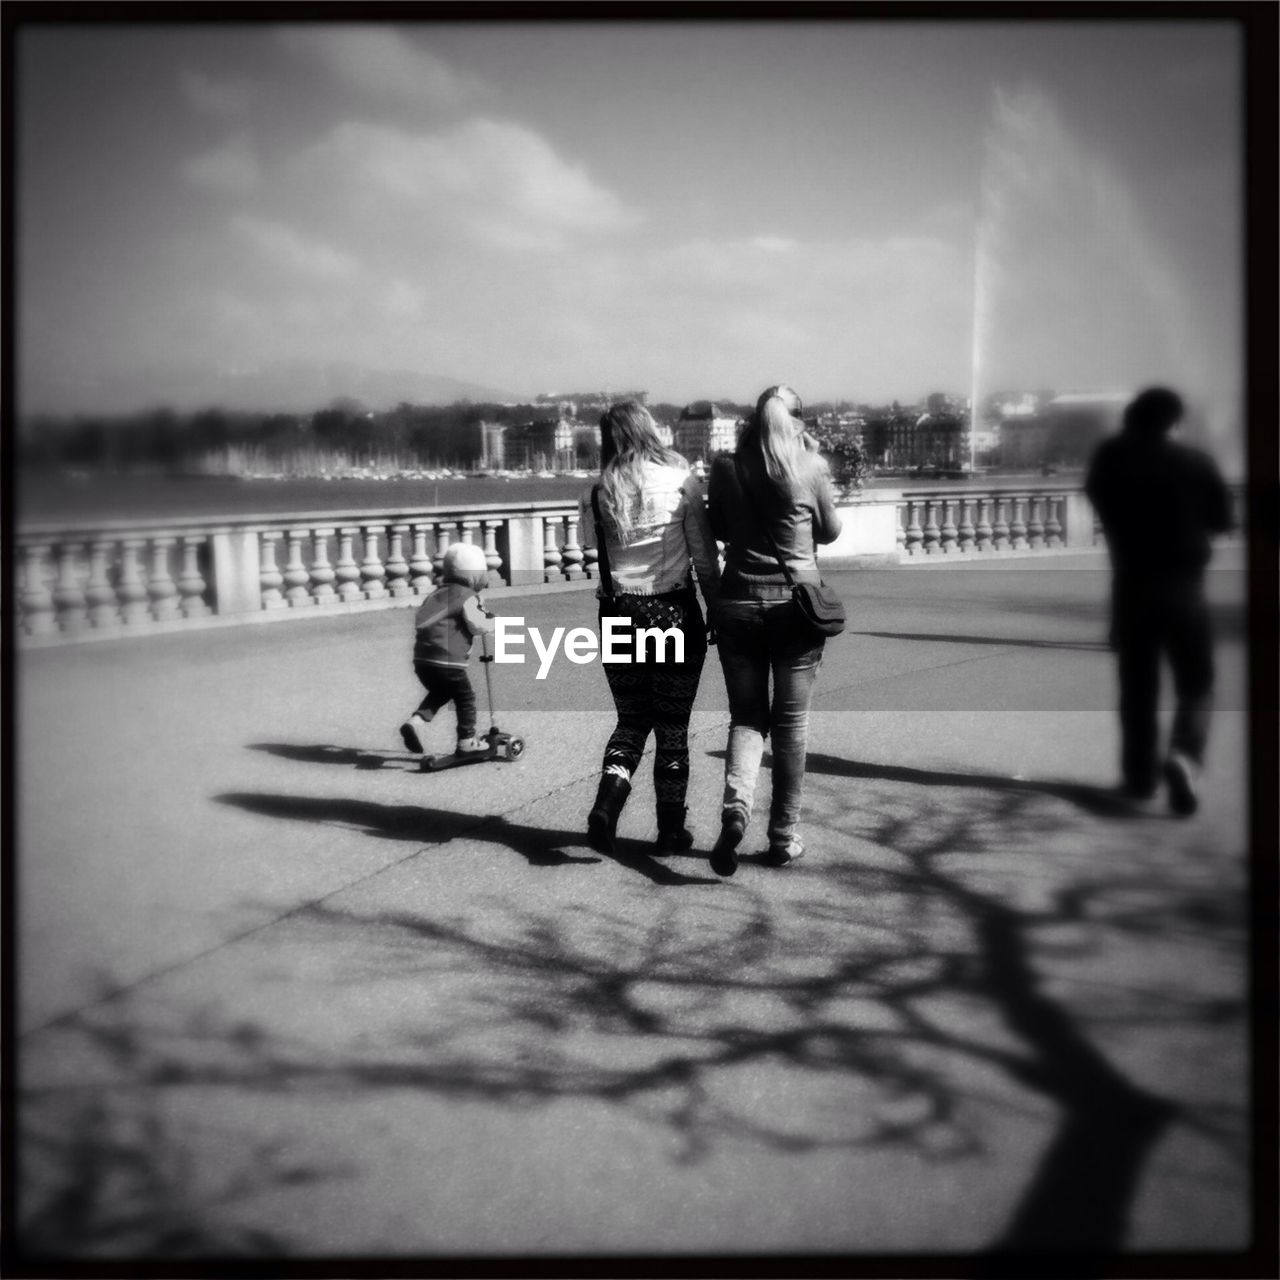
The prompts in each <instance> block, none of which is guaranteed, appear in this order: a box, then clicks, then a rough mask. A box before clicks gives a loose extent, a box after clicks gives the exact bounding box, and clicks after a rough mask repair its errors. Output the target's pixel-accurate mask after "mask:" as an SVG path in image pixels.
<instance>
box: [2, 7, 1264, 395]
mask: <svg viewBox="0 0 1280 1280" xmlns="http://www.w3.org/2000/svg"><path fill="white" fill-rule="evenodd" d="M17 40H18V44H17V84H16V93H17V112H16V120H15V138H16V141H17V146H18V151H17V167H16V180H17V198H16V210H17V241H16V245H17V274H16V280H17V283H16V301H17V311H16V316H17V323H18V374H19V380H18V388H19V406H20V408H21V409H23V410H24V411H51V412H70V411H86V410H92V409H94V408H98V407H102V402H101V397H102V396H103V395H105V394H107V392H106V390H105V389H106V388H107V387H108V386H109V387H110V388H111V391H110V395H111V396H112V397H113V398H114V402H115V403H113V405H112V406H111V407H113V408H117V409H119V408H123V407H127V406H128V405H131V404H136V406H137V407H143V406H145V405H146V404H147V403H148V402H149V400H150V399H151V397H152V396H153V395H154V394H155V391H154V389H155V387H156V386H157V385H158V384H159V383H160V382H163V381H165V380H166V379H167V380H169V382H172V379H173V378H174V377H181V376H182V375H183V373H184V371H187V372H190V371H199V372H200V373H202V374H209V373H228V372H232V371H244V370H252V369H254V368H263V367H267V366H271V365H273V364H277V363H281V362H295V361H297V362H303V363H304V364H305V363H306V362H325V361H344V362H352V363H354V364H356V365H359V366H360V367H363V368H368V369H378V370H402V369H407V370H414V371H418V372H420V373H430V374H436V375H446V376H449V377H454V378H461V379H467V380H470V381H473V382H476V383H480V384H483V385H485V386H489V387H493V388H498V389H502V390H504V391H506V392H508V393H510V394H512V395H513V396H516V397H520V398H524V397H529V396H533V395H536V394H538V393H545V392H557V391H561V392H567V391H570V390H577V391H584V390H596V389H600V390H606V391H607V390H610V389H633V388H640V389H644V390H647V391H648V392H649V394H650V397H651V399H652V400H655V401H656V400H665V401H673V402H676V403H681V402H684V401H688V400H693V399H699V398H712V399H715V398H728V399H733V400H738V401H746V400H752V399H754V397H755V395H756V393H757V392H758V391H759V390H760V389H761V388H762V387H764V386H766V385H769V384H770V383H772V382H776V381H779V380H785V381H789V382H791V383H792V384H793V385H795V386H796V387H797V388H798V389H799V390H800V391H801V394H802V395H803V396H804V397H805V399H806V400H808V401H816V400H820V399H838V398H847V399H853V400H870V401H887V400H889V399H894V398H896V399H900V400H902V401H904V402H908V401H915V400H917V399H919V398H920V397H922V396H923V395H925V394H927V393H929V392H932V391H938V390H942V391H949V392H952V393H954V394H958V395H961V396H966V395H968V394H969V392H970V390H971V388H972V386H973V385H974V375H973V369H974V362H975V354H976V356H977V361H978V365H979V369H980V374H979V385H980V386H981V387H982V388H983V389H990V388H994V387H996V386H1003V385H1011V386H1023V387H1028V388H1045V387H1047V388H1051V389H1055V390H1058V391H1066V390H1114V389H1127V388H1129V387H1132V386H1136V385H1138V384H1139V383H1144V382H1150V381H1155V380H1164V381H1170V382H1172V383H1173V384H1174V385H1178V386H1181V387H1183V388H1184V389H1187V390H1189V391H1190V392H1191V393H1192V394H1203V395H1204V396H1206V397H1209V398H1212V399H1213V401H1214V402H1215V405H1216V406H1217V408H1216V412H1218V413H1219V414H1220V415H1221V416H1223V417H1224V418H1227V417H1230V416H1231V415H1232V414H1233V413H1235V412H1236V411H1237V406H1238V403H1239V397H1240V383H1241V373H1240V366H1241V361H1242V333H1241V318H1240V312H1241V306H1242V302H1241V288H1242V285H1241V255H1242V227H1241V192H1240V183H1241V167H1242V162H1241V154H1240V151H1241V136H1242V135H1241V118H1240V111H1241V101H1240V85H1241V73H1240V56H1241V44H1240V38H1239V32H1238V31H1237V30H1236V29H1235V28H1234V27H1233V25H1232V24H1231V23H1229V22H1211V21H1198V22H1194V23H1182V22H1173V21H1169V20H1168V19H1163V20H1153V21H1146V22H1118V21H1111V22H1102V23H1083V22H1062V21H1058V22H1055V21H1029V20H1026V19H1025V18H1024V19H1022V20H1013V21H1007V22H998V23H993V22H978V21H973V20H958V21H953V22H924V21H897V22H886V21H878V22H871V21H862V20H853V21H837V22H826V21H823V22H799V21H791V22H778V21H774V22H747V21H740V20H738V21H715V22H693V21H670V22H662V23H658V22H647V23H633V22H621V21H614V22H594V23H589V22H572V23H570V22H541V23H528V22H525V23H516V22H513V21H497V22H486V23H475V22H471V23H464V22H457V23H422V24H418V23H385V22H382V23H374V24H364V25H350V24H332V23H322V24H311V23H298V22H295V23H286V24H283V25H270V24H265V23H264V24H255V25H230V24H221V23H205V24H190V25H161V24H138V23H117V24H111V23H105V24H95V25H79V26H77V25H75V24H70V25H56V26H53V25H51V26H41V25H39V24H34V23H33V24H29V25H26V26H23V27H21V28H20V29H19V31H18V35H17ZM975 300H977V305H976V306H975Z"/></svg>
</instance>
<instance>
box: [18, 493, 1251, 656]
mask: <svg viewBox="0 0 1280 1280" xmlns="http://www.w3.org/2000/svg"><path fill="white" fill-rule="evenodd" d="M1234 492H1235V499H1236V502H1237V515H1238V526H1240V525H1242V524H1243V489H1242V488H1239V487H1238V488H1237V489H1236V490H1235V491H1234ZM843 517H844V526H845V530H844V533H843V534H842V536H841V538H840V540H839V542H838V543H837V544H835V545H833V546H830V547H825V548H822V550H821V552H820V558H821V559H822V560H823V561H824V562H834V563H835V564H840V563H850V562H859V561H869V560H881V561H892V560H901V561H910V560H912V559H914V558H923V557H946V556H951V557H956V558H961V557H966V556H968V557H976V556H987V555H997V554H1001V553H1009V554H1013V553H1018V554H1030V553H1034V552H1037V551H1046V552H1047V551H1053V550H1055V549H1059V548H1064V549H1071V548H1081V549H1084V548H1088V547H1092V546H1095V545H1099V544H1101V542H1102V536H1101V532H1100V531H1099V529H1098V528H1097V525H1096V522H1095V519H1094V515H1093V510H1092V507H1091V506H1090V504H1089V502H1088V500H1087V499H1086V498H1085V496H1084V495H1083V494H1082V493H1081V492H1079V491H1078V490H1073V489H1069V488H1064V487H1062V486H1036V485H1029V486H1026V487H1024V488H1017V489H1004V488H995V487H991V488H986V489H984V488H980V487H978V486H976V485H975V486H973V487H972V488H967V489H963V490H961V489H956V488H951V489H941V488H935V489H903V490H902V491H900V492H898V491H895V492H889V491H883V490H869V491H867V492H865V493H863V494H861V495H860V496H859V497H858V498H857V499H856V500H855V501H853V502H851V503H849V504H847V505H846V506H845V507H844V508H843ZM16 542H17V546H16V550H17V583H16V591H15V595H14V599H15V606H16V617H17V629H18V633H19V635H20V637H21V638H22V639H23V640H24V641H28V640H29V641H37V640H40V639H49V640H66V639H78V638H85V637H88V636H93V635H113V634H114V635H123V634H130V633H140V632H157V631H166V630H175V629H182V628H185V627H191V626H194V625H200V624H201V622H202V621H203V624H204V625H209V624H210V622H211V621H213V620H217V621H235V620H239V621H248V620H260V621H267V620H270V619H272V618H275V617H285V616H290V615H296V616H302V615H304V614H309V615H315V614H318V613H320V612H323V611H325V610H329V611H344V610H351V609H369V608H384V607H389V606H393V605H395V604H397V603H401V602H412V600H414V599H416V598H418V597H421V596H423V595H425V594H427V593H429V592H430V591H431V590H432V589H433V587H434V585H435V582H436V580H437V577H438V574H439V572H440V568H441V565H442V563H443V561H444V555H445V552H446V551H447V550H448V548H449V547H450V546H451V545H452V544H453V543H455V542H466V543H471V544H472V545H475V546H478V547H481V548H482V549H483V551H484V556H485V563H486V564H487V566H488V569H489V584H490V586H491V587H511V588H530V587H537V586H544V585H550V584H573V583H589V582H590V581H591V580H593V579H594V578H595V577H596V553H595V551H594V550H593V549H587V548H585V547H584V546H583V545H582V538H581V529H580V528H579V517H578V508H577V505H576V503H574V502H573V501H572V500H569V501H566V500H564V499H560V500H556V501H548V502H533V503H526V504H523V505H488V506H476V507H471V508H467V509H430V510H418V511H404V510H399V509H396V510H389V511H368V512H359V513H350V512H348V513H334V512H323V513H300V514H296V515H288V516H253V517H246V518H243V519H241V518H237V519H234V520H209V519H200V520H168V521H131V522H112V523H101V524H84V525H74V524H62V525H58V526H52V525H50V526H43V525H39V524H27V525H24V526H23V527H22V528H20V529H19V530H18V533H17V539H16Z"/></svg>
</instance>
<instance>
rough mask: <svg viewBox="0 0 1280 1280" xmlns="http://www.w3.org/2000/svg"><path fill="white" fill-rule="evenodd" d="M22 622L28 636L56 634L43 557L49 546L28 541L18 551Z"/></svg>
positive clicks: (46, 554) (44, 543) (55, 623)
mask: <svg viewBox="0 0 1280 1280" xmlns="http://www.w3.org/2000/svg"><path fill="white" fill-rule="evenodd" d="M22 551H23V557H22V560H23V564H22V569H23V573H22V578H23V581H22V597H21V603H22V623H23V627H24V628H25V630H26V632H27V634H28V635H32V636H45V635H49V634H50V633H51V632H54V631H57V629H58V623H57V619H56V618H55V617H54V606H53V592H52V591H51V590H50V589H49V569H48V564H47V563H46V560H45V557H46V556H48V554H49V551H50V545H49V543H47V542H31V543H28V544H27V545H26V546H25V547H23V549H22Z"/></svg>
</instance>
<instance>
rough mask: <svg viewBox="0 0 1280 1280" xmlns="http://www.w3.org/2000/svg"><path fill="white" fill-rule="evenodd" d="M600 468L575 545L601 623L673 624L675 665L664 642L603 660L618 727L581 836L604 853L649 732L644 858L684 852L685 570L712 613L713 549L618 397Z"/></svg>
mask: <svg viewBox="0 0 1280 1280" xmlns="http://www.w3.org/2000/svg"><path fill="white" fill-rule="evenodd" d="M600 460H601V468H600V479H599V481H598V482H597V483H596V484H594V485H592V487H591V488H590V489H589V490H588V491H587V492H586V493H584V494H583V495H582V498H581V501H580V503H579V513H580V527H581V529H582V531H583V542H584V544H585V545H586V546H588V547H596V549H597V565H598V566H599V571H600V588H599V591H598V592H597V594H598V596H599V599H600V617H601V618H602V619H603V618H606V617H612V618H619V617H621V618H627V619H629V620H630V622H631V625H632V626H633V627H657V628H659V629H661V630H666V629H667V628H670V627H676V628H678V629H679V630H680V631H681V632H682V633H683V635H684V660H683V661H682V662H675V661H672V660H671V659H672V657H673V656H674V655H673V652H672V651H673V649H674V644H673V643H672V642H670V641H668V642H666V643H667V645H668V649H667V653H666V654H665V655H664V656H665V658H666V659H667V660H666V661H663V662H655V661H654V660H653V658H654V656H655V654H654V651H653V645H652V644H650V645H649V646H648V650H649V651H648V653H647V654H646V657H647V658H648V661H645V662H632V663H627V664H622V663H605V664H603V665H604V671H605V677H606V679H607V680H608V681H609V691H610V693H611V694H612V695H613V701H614V705H615V707H616V708H617V712H618V721H617V725H616V726H615V728H614V730H613V733H612V734H611V735H610V737H609V741H608V744H607V745H606V746H605V750H604V760H603V762H602V764H601V772H600V786H599V789H598V790H597V793H596V800H595V804H594V805H593V806H592V808H591V812H590V813H589V814H588V815H587V835H588V839H589V842H590V844H591V847H592V848H593V849H595V850H596V851H597V852H599V853H612V852H613V848H614V840H615V835H616V831H617V825H618V815H619V814H620V813H621V812H622V807H623V805H624V804H625V803H626V800H627V796H628V795H629V794H630V791H631V779H632V777H633V775H634V774H635V771H636V769H637V768H638V767H639V764H640V758H641V756H642V755H643V753H644V748H645V743H646V742H647V741H648V738H649V734H650V733H652V734H653V736H654V746H655V750H654V760H653V781H654V792H655V796H656V800H657V819H658V835H657V840H656V842H655V851H656V852H659V853H677V852H681V851H683V850H685V849H688V848H689V847H690V846H691V845H692V844H693V837H692V836H691V835H690V834H689V832H688V830H686V828H685V825H684V818H685V794H686V792H687V790H688V785H689V715H690V712H691V711H692V710H693V700H694V698H695V697H696V696H697V692H698V681H699V679H700V677H701V675H702V667H703V663H704V662H705V660H706V654H707V630H706V624H705V622H704V621H703V616H702V611H701V609H700V608H699V606H698V599H697V596H696V595H695V593H694V588H693V581H692V576H691V573H690V568H691V566H692V568H693V569H694V570H696V572H697V578H698V585H699V586H700V587H701V588H702V595H703V599H704V600H705V601H706V603H707V607H708V608H709V609H714V607H715V601H716V596H717V592H718V589H719V582H720V573H719V566H718V562H717V558H716V544H715V539H714V538H713V537H712V535H711V525H710V522H709V520H708V518H707V511H706V505H705V502H704V499H703V495H702V489H701V485H700V483H699V481H698V478H697V477H696V476H695V475H694V474H693V473H692V472H691V471H690V470H689V464H688V463H687V462H686V461H685V460H684V459H683V458H682V457H681V456H680V455H679V454H678V453H675V452H673V451H672V450H671V449H669V448H668V447H667V446H666V445H664V444H663V443H662V441H661V439H660V438H659V436H658V432H657V428H656V426H655V424H654V421H653V419H652V418H651V417H650V416H649V412H648V410H647V409H645V408H644V406H643V405H641V404H639V403H637V402H636V401H634V400H627V401H623V402H622V403H620V404H615V405H613V406H612V407H611V408H610V409H609V411H608V412H607V413H606V414H605V415H604V416H603V417H602V418H601V419H600ZM602 542H603V545H601V543H602Z"/></svg>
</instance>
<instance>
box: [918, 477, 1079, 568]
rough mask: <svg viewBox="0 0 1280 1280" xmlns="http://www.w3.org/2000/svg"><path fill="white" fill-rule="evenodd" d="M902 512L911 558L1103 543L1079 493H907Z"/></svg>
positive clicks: (1058, 490) (1032, 490) (1028, 490)
mask: <svg viewBox="0 0 1280 1280" xmlns="http://www.w3.org/2000/svg"><path fill="white" fill-rule="evenodd" d="M897 508H898V528H897V545H898V549H899V551H900V553H901V554H902V555H904V556H907V557H913V556H964V555H969V556H972V555H984V554H988V553H993V552H1002V551H1047V550H1051V549H1053V548H1055V547H1092V546H1094V545H1096V544H1097V543H1099V542H1101V540H1102V535H1101V531H1100V530H1099V529H1098V526H1097V523H1096V520H1095V517H1094V512H1093V507H1092V505H1091V504H1090V502H1089V500H1088V498H1086V497H1085V496H1084V494H1083V493H1081V492H1079V491H1078V490H1073V489H1066V488H1053V489H1045V488H1038V487H1035V488H1032V487H1028V488H1026V489H991V490H988V491H986V492H982V491H958V490H956V489H919V490H917V489H907V490H904V491H903V492H902V494H901V495H900V496H899V497H898V501H897Z"/></svg>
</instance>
